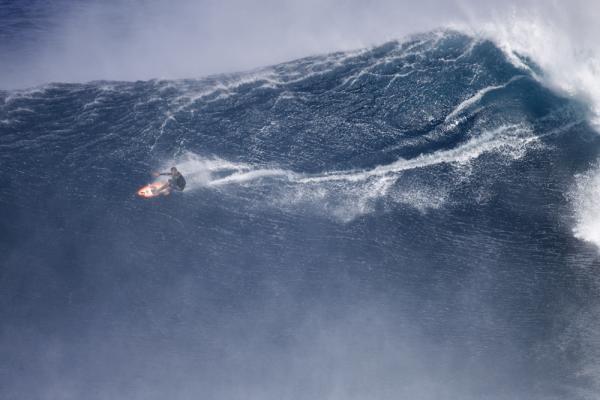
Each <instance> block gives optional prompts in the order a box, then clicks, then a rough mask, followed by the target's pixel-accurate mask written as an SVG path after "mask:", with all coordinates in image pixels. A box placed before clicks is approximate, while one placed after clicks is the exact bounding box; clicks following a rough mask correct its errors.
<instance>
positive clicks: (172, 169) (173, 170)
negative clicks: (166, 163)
mask: <svg viewBox="0 0 600 400" xmlns="http://www.w3.org/2000/svg"><path fill="white" fill-rule="evenodd" d="M177 172H179V171H177V168H175V167H171V173H172V174H175V173H177Z"/></svg>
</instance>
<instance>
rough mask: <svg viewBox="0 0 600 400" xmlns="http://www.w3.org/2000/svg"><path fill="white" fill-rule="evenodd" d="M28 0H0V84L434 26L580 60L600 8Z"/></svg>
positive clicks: (238, 62) (328, 46) (156, 72)
mask: <svg viewBox="0 0 600 400" xmlns="http://www.w3.org/2000/svg"><path fill="white" fill-rule="evenodd" d="M30 3H31V5H30V7H29V8H30V10H29V14H30V15H29V17H30V19H31V18H33V17H34V16H35V21H36V23H35V24H34V25H33V26H31V24H17V23H12V24H11V21H12V20H14V19H15V17H14V16H13V15H12V14H11V13H10V12H9V11H10V7H9V6H8V5H6V4H5V5H3V6H2V9H3V14H4V15H3V16H2V18H3V19H4V20H5V21H6V23H5V28H4V29H3V33H4V35H3V36H4V38H5V40H4V42H5V43H4V44H3V45H2V46H0V51H1V52H2V53H3V54H0V59H2V62H1V63H0V88H4V89H14V88H25V87H30V86H34V85H38V84H43V83H48V82H84V81H91V80H127V81H133V80H147V79H153V78H165V79H171V78H196V77H201V76H205V75H208V74H216V73H224V72H234V71H241V70H248V69H252V68H256V67H260V66H265V65H270V64H274V63H278V62H282V61H287V60H291V59H295V58H299V57H304V56H308V55H315V54H321V53H326V52H332V51H344V50H351V49H357V48H363V47H368V46H372V45H377V44H381V43H383V42H385V41H388V40H393V39H401V38H403V37H405V36H406V35H410V34H413V33H420V32H425V31H429V30H432V29H437V28H445V27H452V28H459V29H461V30H467V31H470V32H472V33H474V34H483V35H487V36H491V37H494V38H496V39H498V40H499V41H503V42H504V43H505V44H506V46H507V47H510V48H513V49H515V50H520V51H522V52H525V53H532V55H534V56H536V57H538V58H540V59H541V60H540V62H541V64H542V66H547V65H550V64H551V62H552V61H554V60H555V59H556V57H555V53H556V52H559V54H560V55H561V56H563V57H562V58H563V59H564V58H565V57H564V56H568V57H567V60H566V61H563V62H568V59H573V57H575V56H579V58H581V57H582V56H585V57H587V58H588V61H589V58H590V57H592V58H593V57H595V56H596V55H597V54H598V52H597V50H598V47H597V46H596V44H595V43H594V38H596V37H598V34H599V33H600V28H598V26H597V24H596V21H597V20H598V16H599V14H600V6H598V5H597V4H595V3H594V2H591V1H577V2H571V3H570V4H569V6H566V5H565V4H564V3H562V2H558V1H553V2H547V1H531V0H530V1H525V2H522V1H518V2H517V1H496V0H493V1H492V0H486V1H483V2H481V1H472V0H453V1H444V2H440V1H432V0H423V1H419V2H412V1H390V0H382V1H357V0H346V1H344V0H326V1H316V0H308V1H302V2H300V1H290V0H284V1H275V0H263V1H260V2H245V1H238V0H226V1H209V0H200V1H192V0H181V1H177V2H171V1H164V0H154V1H141V0H135V1H115V0H110V1H102V2H101V1H73V2H66V1H62V2H43V1H32V2H30ZM25 8H26V9H27V7H25ZM549 39H551V40H552V41H551V42H550V43H548V40H549ZM532 40H535V41H536V42H535V43H532ZM540 47H541V48H540ZM586 63H587V62H586ZM589 73H590V72H589V71H588V72H586V74H589ZM594 78H595V74H594ZM578 79H579V80H582V79H585V77H580V78H578Z"/></svg>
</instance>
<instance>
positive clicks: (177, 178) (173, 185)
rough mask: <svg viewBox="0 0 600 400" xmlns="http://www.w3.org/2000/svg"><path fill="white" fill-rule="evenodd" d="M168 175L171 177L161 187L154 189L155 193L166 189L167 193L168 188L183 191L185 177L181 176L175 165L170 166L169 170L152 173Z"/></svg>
mask: <svg viewBox="0 0 600 400" xmlns="http://www.w3.org/2000/svg"><path fill="white" fill-rule="evenodd" d="M161 175H162V176H170V177H171V178H170V179H169V181H168V182H166V183H165V184H164V185H162V186H161V187H159V188H157V189H154V190H153V192H154V191H156V193H160V192H162V191H163V190H167V193H168V192H169V191H170V190H178V191H180V192H182V191H183V189H184V188H185V178H184V177H183V175H181V172H179V171H178V170H177V168H175V167H171V172H162V173H161V172H156V173H154V176H161Z"/></svg>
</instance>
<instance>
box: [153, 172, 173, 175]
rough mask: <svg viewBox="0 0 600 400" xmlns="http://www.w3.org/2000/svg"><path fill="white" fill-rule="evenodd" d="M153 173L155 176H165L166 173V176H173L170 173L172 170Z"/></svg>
mask: <svg viewBox="0 0 600 400" xmlns="http://www.w3.org/2000/svg"><path fill="white" fill-rule="evenodd" d="M152 175H154V176H164V175H166V176H172V175H173V174H172V173H170V172H155V173H153V174H152Z"/></svg>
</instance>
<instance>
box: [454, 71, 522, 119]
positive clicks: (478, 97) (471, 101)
mask: <svg viewBox="0 0 600 400" xmlns="http://www.w3.org/2000/svg"><path fill="white" fill-rule="evenodd" d="M523 77H524V76H523V75H519V76H514V77H512V78H511V79H510V80H509V81H508V82H506V83H505V84H502V85H497V86H488V87H485V88H483V89H481V90H479V91H478V92H477V93H475V94H474V95H473V96H471V97H469V98H468V99H466V100H464V101H463V102H461V103H460V104H459V105H458V106H456V108H455V109H454V110H452V112H451V113H450V114H448V116H447V117H446V120H445V122H448V121H450V120H452V119H453V118H454V117H456V116H457V115H458V114H460V113H462V112H463V110H465V109H467V108H469V107H471V106H472V105H473V104H475V103H477V102H479V101H480V100H481V99H482V98H483V96H485V95H486V94H488V93H490V92H493V91H495V90H499V89H504V88H506V87H507V86H508V85H510V84H511V83H513V82H514V81H516V80H519V79H521V78H523Z"/></svg>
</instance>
